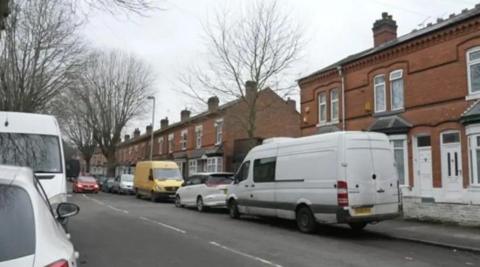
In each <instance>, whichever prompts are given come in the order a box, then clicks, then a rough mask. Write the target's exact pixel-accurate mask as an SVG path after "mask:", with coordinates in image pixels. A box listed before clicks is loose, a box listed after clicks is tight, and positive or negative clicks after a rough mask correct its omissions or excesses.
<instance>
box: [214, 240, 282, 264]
mask: <svg viewBox="0 0 480 267" xmlns="http://www.w3.org/2000/svg"><path fill="white" fill-rule="evenodd" d="M209 244H210V245H213V246H216V247H219V248H222V249H224V250H226V251H230V252H232V253H235V254H237V255H240V256H244V257H247V258H250V259H252V260H256V261H259V262H261V263H263V264H266V265H270V266H275V267H282V265H279V264H276V263H273V262H271V261H268V260H266V259H262V258H259V257H257V256H253V255H250V254H247V253H245V252H241V251H238V250H236V249H233V248H229V247H226V246H224V245H221V244H219V243H217V242H214V241H210V242H209Z"/></svg>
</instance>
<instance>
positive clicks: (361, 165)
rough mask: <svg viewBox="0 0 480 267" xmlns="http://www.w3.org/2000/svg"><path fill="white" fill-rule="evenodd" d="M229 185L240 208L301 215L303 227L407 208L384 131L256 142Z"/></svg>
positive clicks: (356, 224)
mask: <svg viewBox="0 0 480 267" xmlns="http://www.w3.org/2000/svg"><path fill="white" fill-rule="evenodd" d="M234 180H235V182H234V184H232V185H230V186H229V188H228V195H227V205H228V207H229V210H230V216H231V217H232V218H238V217H239V216H240V214H253V215H261V216H274V217H280V218H286V219H295V220H296V221H297V225H298V227H299V229H300V230H301V231H302V232H312V231H314V230H315V227H316V224H317V222H319V223H327V224H333V223H348V224H349V225H350V226H351V227H352V228H353V229H355V230H360V229H363V227H365V226H366V224H367V223H371V222H378V221H381V220H386V219H391V218H394V217H397V216H399V215H400V213H401V205H400V195H399V188H398V175H397V171H396V168H395V163H394V159H393V152H392V149H391V146H390V144H389V141H388V138H387V136H386V135H384V134H380V133H371V132H335V133H329V134H322V135H314V136H308V137H302V138H274V139H270V140H268V139H267V140H266V142H264V144H263V145H260V146H257V147H255V148H253V149H252V150H251V151H250V152H249V153H248V155H247V156H246V158H245V159H244V161H243V163H242V165H241V166H240V168H239V170H238V172H237V173H236V175H235V177H234Z"/></svg>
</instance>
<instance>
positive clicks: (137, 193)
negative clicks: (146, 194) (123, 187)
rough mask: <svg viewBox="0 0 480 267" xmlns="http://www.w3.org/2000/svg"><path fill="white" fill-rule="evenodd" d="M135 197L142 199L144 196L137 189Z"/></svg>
mask: <svg viewBox="0 0 480 267" xmlns="http://www.w3.org/2000/svg"><path fill="white" fill-rule="evenodd" d="M135 197H136V198H138V199H141V198H142V196H141V195H140V193H139V192H138V189H135Z"/></svg>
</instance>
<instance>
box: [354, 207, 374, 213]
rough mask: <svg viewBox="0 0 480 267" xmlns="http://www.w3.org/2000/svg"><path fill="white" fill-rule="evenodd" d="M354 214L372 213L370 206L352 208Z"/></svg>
mask: <svg viewBox="0 0 480 267" xmlns="http://www.w3.org/2000/svg"><path fill="white" fill-rule="evenodd" d="M353 210H354V211H355V215H369V214H371V213H372V208H368V207H363V208H354V209H353Z"/></svg>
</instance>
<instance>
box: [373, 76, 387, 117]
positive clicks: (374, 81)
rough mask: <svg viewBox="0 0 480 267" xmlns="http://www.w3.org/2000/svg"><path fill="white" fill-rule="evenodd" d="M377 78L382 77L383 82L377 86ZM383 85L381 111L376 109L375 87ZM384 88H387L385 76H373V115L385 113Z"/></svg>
mask: <svg viewBox="0 0 480 267" xmlns="http://www.w3.org/2000/svg"><path fill="white" fill-rule="evenodd" d="M379 77H382V78H383V82H382V83H379V84H377V83H376V79H377V78H379ZM381 85H383V109H382V110H379V109H377V87H379V86H381ZM386 87H387V84H386V82H385V74H378V75H375V76H374V77H373V106H374V110H375V113H380V112H385V111H387V92H386Z"/></svg>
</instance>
